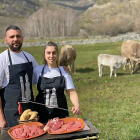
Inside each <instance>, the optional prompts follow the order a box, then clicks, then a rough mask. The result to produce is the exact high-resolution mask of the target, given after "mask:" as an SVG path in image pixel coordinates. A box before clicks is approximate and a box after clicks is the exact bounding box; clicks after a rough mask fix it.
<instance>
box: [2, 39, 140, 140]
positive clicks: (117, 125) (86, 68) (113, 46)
mask: <svg viewBox="0 0 140 140" xmlns="http://www.w3.org/2000/svg"><path fill="white" fill-rule="evenodd" d="M121 44H122V42H117V43H105V44H94V45H76V46H74V48H75V49H76V51H77V58H76V61H75V67H76V72H77V73H76V74H72V78H73V81H74V84H75V87H76V90H77V93H78V95H79V99H80V105H81V110H82V115H81V116H78V117H81V118H87V119H88V120H89V121H90V122H91V123H92V124H93V125H94V126H95V127H96V128H97V129H98V130H99V132H100V134H99V138H100V140H138V139H140V121H139V120H140V71H138V72H137V73H136V74H134V75H131V74H130V73H131V72H130V71H129V70H128V66H127V70H126V71H123V69H122V67H121V68H119V69H117V75H118V77H116V78H115V77H112V78H110V77H109V75H110V68H109V67H105V68H104V75H103V77H101V78H99V76H98V66H97V56H98V55H99V54H100V53H106V54H117V55H120V54H121V52H120V50H121V49H120V48H121ZM60 47H61V46H60ZM5 49H6V48H0V52H2V51H3V50H5ZM23 50H25V51H27V52H29V53H31V54H32V55H33V56H34V57H35V59H36V60H37V62H38V63H39V64H40V65H41V64H43V47H34V48H33V47H29V48H23ZM34 94H35V96H36V94H37V91H36V86H34ZM67 99H68V104H69V109H71V107H72V104H71V102H70V100H69V98H68V96H67ZM70 116H73V115H72V114H70Z"/></svg>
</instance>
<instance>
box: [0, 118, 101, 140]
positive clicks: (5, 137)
mask: <svg viewBox="0 0 140 140" xmlns="http://www.w3.org/2000/svg"><path fill="white" fill-rule="evenodd" d="M83 121H84V122H85V123H86V124H87V126H88V127H90V130H86V131H80V132H73V133H67V134H61V135H52V134H48V133H45V134H44V135H41V136H39V137H36V138H33V139H32V140H71V139H78V138H85V137H87V136H89V137H91V136H97V134H99V133H100V132H99V131H98V130H97V129H96V128H95V127H94V126H93V125H92V124H91V123H90V121H88V120H87V119H86V118H84V119H83ZM9 129H10V127H7V128H3V129H2V130H1V140H13V139H12V138H11V137H10V135H9V134H8V130H9Z"/></svg>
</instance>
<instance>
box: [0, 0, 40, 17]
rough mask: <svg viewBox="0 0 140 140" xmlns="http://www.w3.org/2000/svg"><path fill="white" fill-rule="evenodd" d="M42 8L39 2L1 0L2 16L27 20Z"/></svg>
mask: <svg viewBox="0 0 140 140" xmlns="http://www.w3.org/2000/svg"><path fill="white" fill-rule="evenodd" d="M41 6H42V4H41V3H40V2H39V1H38V0H0V16H4V17H11V18H25V17H28V16H29V15H30V14H32V13H33V12H35V11H37V10H38V9H39V8H40V7H41Z"/></svg>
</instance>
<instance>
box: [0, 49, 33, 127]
mask: <svg viewBox="0 0 140 140" xmlns="http://www.w3.org/2000/svg"><path fill="white" fill-rule="evenodd" d="M22 52H23V51H22ZM23 54H24V52H23ZM24 56H25V57H26V55H25V54H24ZM8 57H9V61H10V65H9V84H8V85H7V86H6V87H5V88H3V89H1V90H0V94H1V99H2V108H3V113H4V115H5V118H6V121H7V123H8V127H12V126H15V125H17V124H18V122H17V118H18V117H19V116H20V115H19V112H18V102H19V101H21V100H22V99H23V98H26V99H28V100H32V101H33V100H34V97H33V91H32V74H33V67H32V62H29V60H28V58H27V57H26V59H27V61H28V62H27V63H22V64H15V65H12V59H11V55H10V51H9V49H8ZM22 107H23V111H24V110H26V109H28V108H31V109H33V105H32V104H29V103H25V104H23V105H22Z"/></svg>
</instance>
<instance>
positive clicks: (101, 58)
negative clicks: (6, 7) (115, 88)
mask: <svg viewBox="0 0 140 140" xmlns="http://www.w3.org/2000/svg"><path fill="white" fill-rule="evenodd" d="M75 59H76V51H75V49H74V48H73V47H72V46H70V45H65V46H64V47H62V48H61V55H60V59H59V64H60V66H68V67H69V69H70V71H71V72H74V73H76V72H75V65H74V61H75ZM97 59H98V71H99V77H102V76H103V69H104V66H109V67H110V77H112V75H113V72H114V76H115V77H116V76H117V73H116V72H117V68H119V67H121V65H124V67H123V70H126V65H127V64H129V69H130V70H131V71H132V72H131V73H132V74H134V73H136V71H137V70H138V69H139V68H140V43H139V42H137V41H133V40H127V41H124V42H123V43H122V46H121V56H120V55H110V54H99V55H98V57H97ZM136 64H138V68H137V69H135V65H136Z"/></svg>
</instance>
